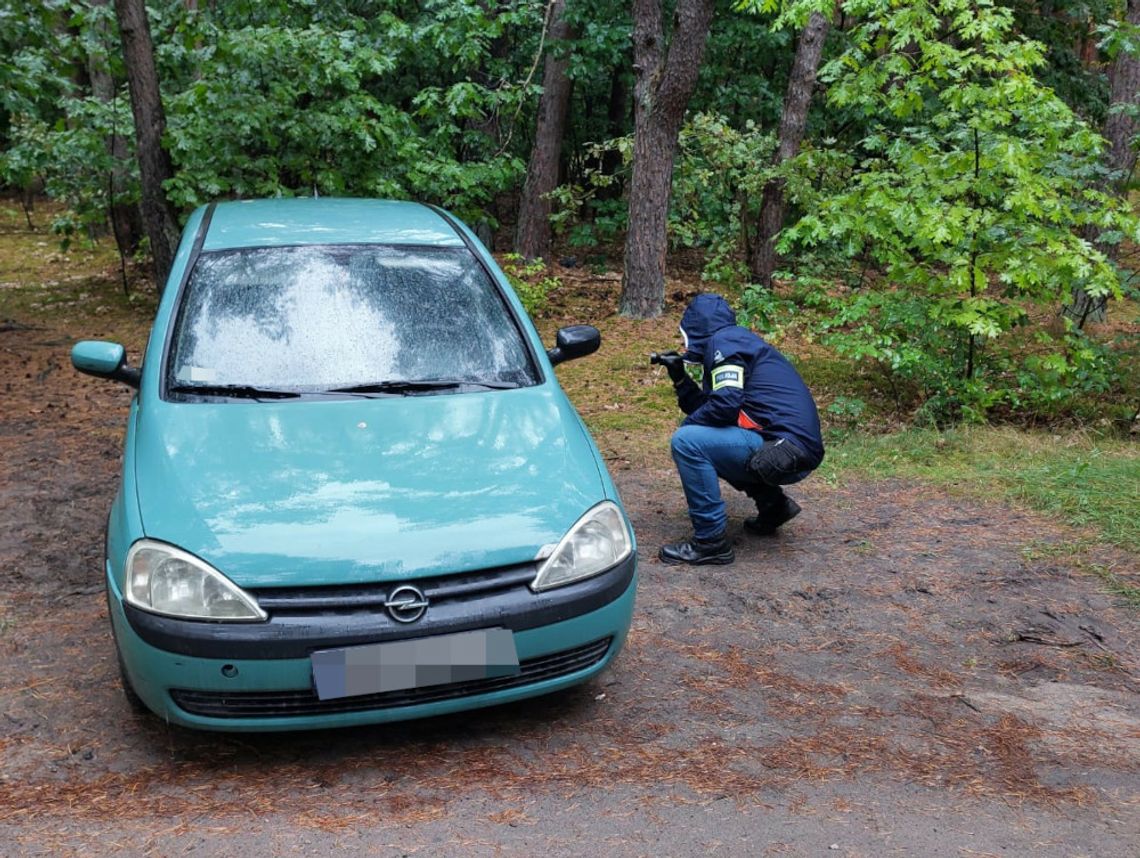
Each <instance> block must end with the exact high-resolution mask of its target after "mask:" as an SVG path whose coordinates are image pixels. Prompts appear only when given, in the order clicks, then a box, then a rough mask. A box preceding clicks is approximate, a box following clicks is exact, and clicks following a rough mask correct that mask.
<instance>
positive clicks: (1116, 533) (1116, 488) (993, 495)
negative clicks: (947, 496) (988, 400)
mask: <svg viewBox="0 0 1140 858" xmlns="http://www.w3.org/2000/svg"><path fill="white" fill-rule="evenodd" d="M853 475H857V476H859V477H862V478H879V479H881V478H890V477H898V478H904V479H914V480H921V481H923V482H928V483H931V484H934V485H938V486H941V487H944V488H947V489H950V490H952V491H956V492H960V493H962V494H964V495H967V496H970V497H975V498H978V499H980V500H1001V501H1005V502H1013V503H1021V504H1025V505H1026V506H1029V507H1031V508H1033V509H1037V510H1040V511H1042V512H1048V513H1051V514H1053V515H1055V516H1057V517H1058V518H1060V519H1062V520H1064V521H1066V522H1068V523H1069V524H1072V525H1075V526H1077V527H1095V528H1096V529H1097V530H1099V532H1100V534H1101V536H1102V538H1103V539H1104V540H1105V541H1106V542H1109V543H1112V544H1114V545H1117V546H1120V547H1121V548H1126V549H1129V550H1134V549H1135V546H1136V545H1137V543H1138V542H1140V515H1138V514H1137V511H1138V510H1140V450H1138V449H1137V448H1136V445H1135V444H1134V443H1131V442H1128V441H1122V440H1115V439H1110V438H1096V437H1090V436H1089V435H1086V434H1081V433H1076V434H1066V435H1056V434H1049V433H1038V432H1027V431H1022V430H1015V429H1011V428H989V427H964V428H960V429H955V430H952V431H946V432H937V431H934V430H918V429H912V430H907V431H903V432H897V433H894V434H892V435H882V436H870V435H849V436H847V437H846V438H844V439H843V440H841V441H840V442H838V443H836V444H833V445H832V446H831V448H830V450H829V452H828V457H827V460H826V461H825V462H824V464H823V466H822V468H821V469H820V471H819V476H821V477H823V478H824V479H827V480H830V481H839V480H842V479H844V478H847V477H849V476H853Z"/></svg>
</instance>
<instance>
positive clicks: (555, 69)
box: [515, 0, 574, 259]
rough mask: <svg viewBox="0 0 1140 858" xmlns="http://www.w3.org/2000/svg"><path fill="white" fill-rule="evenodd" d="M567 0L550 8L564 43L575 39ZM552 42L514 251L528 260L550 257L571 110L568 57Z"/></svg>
mask: <svg viewBox="0 0 1140 858" xmlns="http://www.w3.org/2000/svg"><path fill="white" fill-rule="evenodd" d="M565 7H566V3H565V0H554V3H553V5H552V7H551V10H550V16H551V22H552V23H551V25H550V39H551V41H553V42H564V41H566V40H568V39H572V38H574V34H573V32H572V30H571V28H570V25H569V24H568V23H566V20H565V19H564V18H563V16H562V12H563V10H564V9H565ZM556 50H557V45H553V46H552V47H551V49H550V52H549V53H547V55H546V65H545V67H544V69H543V73H542V97H541V98H540V99H539V102H538V123H537V125H536V127H535V132H534V146H533V148H532V149H531V152H530V163H529V164H528V166H527V171H526V183H525V184H524V185H523V192H522V199H521V200H520V201H519V222H518V231H517V232H516V233H515V251H516V252H517V253H520V254H521V255H522V256H523V257H525V258H526V259H539V258H542V259H549V258H550V249H551V241H552V236H551V230H550V210H551V204H550V198H549V196H548V195H549V194H550V192H551V191H553V190H554V189H555V188H556V187H557V186H558V168H559V164H560V162H561V155H562V137H563V135H564V134H565V132H566V117H567V114H568V113H569V110H570V78H568V77H567V76H566V69H567V67H568V66H569V65H570V60H569V57H567V56H565V55H563V56H559V55H558V54H557V53H556Z"/></svg>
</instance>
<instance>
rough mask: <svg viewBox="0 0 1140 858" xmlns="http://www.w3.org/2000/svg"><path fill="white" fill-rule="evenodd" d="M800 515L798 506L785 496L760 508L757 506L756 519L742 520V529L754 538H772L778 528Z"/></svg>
mask: <svg viewBox="0 0 1140 858" xmlns="http://www.w3.org/2000/svg"><path fill="white" fill-rule="evenodd" d="M799 514H800V505H799V504H798V503H796V502H795V501H794V500H792V499H791V498H790V497H788V496H787V495H783V496H782V497H781V498H780V499H779V500H778V501H776V502H775V503H772V504H768V505H767V506H765V507H763V508H761V507H759V506H757V509H756V517H755V518H746V519H744V529H745V530H747V531H748V532H749V533H751V534H753V535H754V536H772V535H773V534H774V533H775V532H776V529H777V528H778V527H780V525H782V524H787V523H788V522H789V521H791V520H792V519H793V518H795V517H796V516H797V515H799Z"/></svg>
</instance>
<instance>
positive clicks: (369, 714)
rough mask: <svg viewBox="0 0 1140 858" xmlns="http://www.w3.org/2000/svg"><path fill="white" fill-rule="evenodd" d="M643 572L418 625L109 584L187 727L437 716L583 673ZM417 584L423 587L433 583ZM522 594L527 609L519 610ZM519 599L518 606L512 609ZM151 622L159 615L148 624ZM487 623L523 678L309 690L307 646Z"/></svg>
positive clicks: (143, 673) (619, 628)
mask: <svg viewBox="0 0 1140 858" xmlns="http://www.w3.org/2000/svg"><path fill="white" fill-rule="evenodd" d="M636 578H637V575H636V555H634V556H631V557H630V558H629V560H628V561H627V562H626V563H623V564H621V565H619V567H617V568H615V569H614V570H611V571H610V572H607V573H604V574H603V575H600V576H597V578H595V579H589V580H587V581H583V582H579V583H578V584H573V585H570V586H568V587H565V588H560V589H558V590H553V591H549V592H548V593H542V594H535V593H532V592H530V590H529V589H526V595H524V594H522V593H515V594H514V595H513V596H512V595H510V594H509V593H508V594H506V595H504V594H499V595H498V596H497V597H495V598H493V599H491V604H490V605H487V604H484V603H485V602H486V601H487V600H486V599H485V598H480V599H477V600H475V601H474V602H472V603H470V604H467V606H466V609H467V613H466V615H465V616H463V615H462V611H461V610H460V608H461V604H457V605H455V606H452V608H453V609H454V610H452V609H450V608H449V609H448V610H443V609H442V607H443V605H442V603H441V604H440V605H439V607H440V608H441V610H439V611H437V612H436V616H435V618H433V619H432V621H430V622H429V621H428V620H429V617H430V616H431V615H432V613H433V612H432V609H431V608H430V607H429V610H428V612H427V614H425V616H424V618H423V619H422V620H421V621H420V622H417V623H415V624H414V626H411V625H403V624H397V623H395V622H394V621H393V620H391V619H390V618H388V617H387V616H386V615H384V614H383V610H382V609H379V610H372V611H370V612H368V611H351V612H348V613H347V614H337V613H335V612H332V613H329V614H327V615H323V616H319V615H308V616H307V618H306V619H304V620H303V621H302V620H298V619H297V617H295V616H293V617H290V616H288V614H287V612H283V616H282V618H281V620H282V621H280V622H275V621H274V620H275V619H276V618H274V619H271V620H270V621H269V622H267V623H258V624H222V623H195V622H188V621H179V620H168V619H167V618H161V617H155V616H154V615H150V614H144V612H141V611H137V610H135V609H133V608H131V607H130V606H126V605H124V603H123V600H122V596H121V593H119V592H118V591H117V589H116V588H115V587H114V583H113V582H112V581H111V580H110V578H108V587H109V588H110V589H109V592H110V593H111V595H112V598H111V600H110V601H111V619H112V623H113V624H114V627H115V636H116V639H117V643H118V646H119V648H120V652H121V654H122V657H123V662H124V666H125V669H126V672H127V675H128V677H129V678H130V680H131V683H132V685H133V686H134V689H135V691H136V692H137V693H138V695H139V697H141V698H142V699H143V701H144V702H145V703H146V704H147V705H148V706H149V707H150V708H151V709H153V710H154V711H155V712H156V713H158V714H159V715H160V716H161V717H163V718H165V719H166V720H168V721H171V722H173V723H177V724H181V725H183V726H187V727H194V728H198V729H213V730H233V731H265V730H300V729H312V728H321V727H338V726H351V725H357V724H368V723H380V722H386V721H397V720H404V719H410V718H421V717H428V716H432V715H441V714H445V713H449V712H456V711H461V710H465V709H472V708H477V707H482V706H491V705H495V704H499V703H506V702H510V701H512V700H518V699H522V698H525V697H532V696H536V695H539V694H546V693H549V692H552V691H556V690H558V689H561V688H565V687H568V686H571V685H574V684H577V683H579V682H583V681H585V680H587V679H589V678H590V677H592V676H594V675H596V674H597V673H599V672H600V671H602V670H603V669H605V667H606V666H607V665H608V664H609V662H610V661H611V660H612V659H613V658H614V656H616V655H617V653H618V651H619V650H620V649H621V646H622V644H623V643H624V640H625V636H626V632H627V631H628V629H629V624H630V620H631V618H632V614H633V604H634V594H635V591H636V583H637V582H636ZM418 583H421V584H423V586H424V589H425V591H426V590H427V589H428V586H427V583H428V582H418ZM563 590H565V591H566V592H562V591H563ZM527 597H529V599H530V603H529V606H530V608H531V609H532V610H531V611H530V612H527V611H526V610H524V608H525V607H526V602H525V599H526V598H527ZM461 601H462V600H460V602H461ZM516 601H518V602H519V603H520V604H517V605H515V606H514V609H513V610H511V609H508V608H509V606H510V605H511V604H514V603H515V602H516ZM139 614H143V621H142V622H140V621H139V618H138V616H137V615H139ZM154 620H160V621H163V622H160V623H154V622H150V621H154ZM285 620H288V621H285ZM183 626H189V627H192V628H191V631H192V632H193V634H183V635H178V634H176V633H175V632H177V631H178V630H179V627H183ZM488 627H503V628H508V629H511V630H512V632H513V633H514V641H515V647H516V650H517V652H518V656H519V660H520V664H521V667H522V672H521V673H520V674H519V676H518V677H511V678H510V680H509V681H504V680H503V679H496V680H483V681H476V682H473V683H456V684H454V685H443V686H430V687H428V688H423V689H415V690H412V691H410V692H399V693H395V694H392V693H388V694H381V695H368V696H367V697H359V698H344V699H342V700H339V701H317V700H316V697H315V695H314V694H313V692H312V687H313V680H312V666H311V662H310V659H309V655H310V653H311V652H312V651H313V650H315V649H325V648H330V647H339V646H352V645H357V644H364V643H378V642H383V641H386V640H394V639H407V638H413V637H421V636H426V635H437V634H448V633H451V632H456V631H462V630H466V629H471V628H488ZM258 632H260V634H258ZM294 632H297V634H294Z"/></svg>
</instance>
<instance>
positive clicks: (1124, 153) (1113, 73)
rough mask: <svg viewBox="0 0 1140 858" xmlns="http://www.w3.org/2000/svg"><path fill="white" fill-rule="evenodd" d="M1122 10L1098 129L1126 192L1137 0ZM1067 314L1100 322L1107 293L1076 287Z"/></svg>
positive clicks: (1136, 106)
mask: <svg viewBox="0 0 1140 858" xmlns="http://www.w3.org/2000/svg"><path fill="white" fill-rule="evenodd" d="M1123 13H1124V14H1123V17H1122V21H1121V23H1122V25H1123V28H1124V32H1125V39H1124V40H1123V42H1124V43H1123V44H1121V45H1119V46H1117V48H1116V54H1115V56H1114V57H1113V59H1112V64H1111V65H1110V66H1109V70H1108V84H1109V97H1108V116H1107V118H1106V119H1105V121H1104V128H1103V129H1102V131H1101V133H1102V134H1103V135H1104V137H1105V139H1106V140H1107V141H1108V151H1107V152H1106V153H1105V154H1106V163H1107V166H1108V169H1109V170H1111V171H1112V174H1113V175H1114V176H1115V177H1116V179H1115V182H1114V183H1113V184H1114V187H1112V188H1110V190H1114V191H1115V192H1116V193H1117V194H1119V195H1120V196H1124V195H1126V194H1127V193H1128V187H1129V185H1130V183H1131V180H1132V178H1133V176H1134V174H1135V172H1136V147H1137V145H1138V142H1140V141H1138V139H1137V135H1138V134H1140V50H1138V48H1137V47H1136V36H1135V35H1133V34H1136V33H1140V0H1127V5H1126V6H1125V7H1124V9H1123ZM1087 235H1088V237H1089V238H1090V239H1091V240H1095V239H1096V238H1097V234H1096V231H1095V230H1091V229H1090V230H1087ZM1097 247H1098V249H1099V250H1100V251H1101V252H1103V253H1104V254H1105V255H1106V256H1108V257H1109V258H1110V259H1112V260H1114V261H1115V260H1116V259H1117V254H1118V253H1119V250H1120V246H1119V245H1118V244H1108V243H1105V242H1098V243H1097ZM1066 314H1067V315H1068V316H1070V317H1071V318H1072V319H1073V320H1074V321H1076V323H1077V324H1078V325H1079V326H1083V325H1084V324H1085V322H1088V321H1092V322H1103V321H1104V320H1105V318H1106V317H1107V314H1108V296H1107V295H1100V296H1097V297H1090V296H1089V294H1088V293H1087V292H1085V291H1084V290H1083V289H1076V290H1074V292H1073V304H1072V306H1071V307H1069V308H1067V310H1066Z"/></svg>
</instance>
